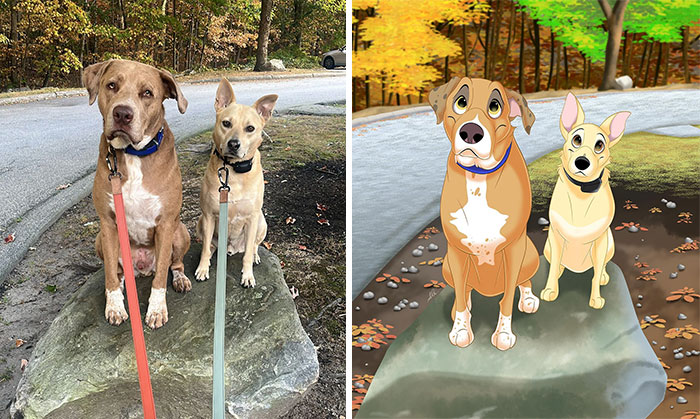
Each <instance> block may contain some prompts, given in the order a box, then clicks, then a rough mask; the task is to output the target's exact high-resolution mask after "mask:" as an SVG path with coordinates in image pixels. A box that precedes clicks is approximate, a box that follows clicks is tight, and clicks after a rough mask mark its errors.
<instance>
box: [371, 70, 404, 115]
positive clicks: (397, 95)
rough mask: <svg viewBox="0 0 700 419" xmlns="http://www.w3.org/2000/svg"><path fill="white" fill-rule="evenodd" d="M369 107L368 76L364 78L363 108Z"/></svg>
mask: <svg viewBox="0 0 700 419" xmlns="http://www.w3.org/2000/svg"><path fill="white" fill-rule="evenodd" d="M397 96H398V95H397ZM369 106H370V97H369V76H365V108H369Z"/></svg>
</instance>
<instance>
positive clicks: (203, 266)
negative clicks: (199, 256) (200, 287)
mask: <svg viewBox="0 0 700 419" xmlns="http://www.w3.org/2000/svg"><path fill="white" fill-rule="evenodd" d="M194 277H195V279H196V280H197V281H206V280H207V279H209V263H208V262H204V263H200V264H199V266H198V267H197V270H196V271H195V272H194Z"/></svg>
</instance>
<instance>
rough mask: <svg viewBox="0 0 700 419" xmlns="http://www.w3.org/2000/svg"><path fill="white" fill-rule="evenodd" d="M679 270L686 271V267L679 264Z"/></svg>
mask: <svg viewBox="0 0 700 419" xmlns="http://www.w3.org/2000/svg"><path fill="white" fill-rule="evenodd" d="M678 270H679V271H685V265H684V264H682V263H679V264H678Z"/></svg>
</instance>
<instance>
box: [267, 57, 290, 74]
mask: <svg viewBox="0 0 700 419" xmlns="http://www.w3.org/2000/svg"><path fill="white" fill-rule="evenodd" d="M270 69H271V70H272V71H287V68H285V66H284V63H283V62H282V60H277V59H275V60H270Z"/></svg>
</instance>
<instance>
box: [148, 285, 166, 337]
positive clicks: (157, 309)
mask: <svg viewBox="0 0 700 419" xmlns="http://www.w3.org/2000/svg"><path fill="white" fill-rule="evenodd" d="M167 322H168V306H167V304H166V303H165V288H151V296H150V297H149V298H148V311H147V312H146V324H147V325H148V327H150V328H151V329H157V328H159V327H162V326H163V325H164V324H165V323H167Z"/></svg>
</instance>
